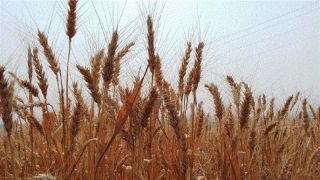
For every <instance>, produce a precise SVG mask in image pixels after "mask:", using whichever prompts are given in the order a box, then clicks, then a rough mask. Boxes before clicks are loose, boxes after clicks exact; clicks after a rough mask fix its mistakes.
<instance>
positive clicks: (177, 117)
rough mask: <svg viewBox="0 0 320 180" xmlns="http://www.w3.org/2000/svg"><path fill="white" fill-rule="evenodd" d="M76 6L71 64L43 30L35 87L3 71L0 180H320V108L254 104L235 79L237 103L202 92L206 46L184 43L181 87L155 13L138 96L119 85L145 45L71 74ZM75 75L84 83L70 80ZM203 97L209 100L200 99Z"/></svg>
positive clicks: (33, 53) (112, 47) (29, 53)
mask: <svg viewBox="0 0 320 180" xmlns="http://www.w3.org/2000/svg"><path fill="white" fill-rule="evenodd" d="M77 6H78V1H77V0H69V1H68V12H67V16H66V20H65V21H66V24H65V27H66V33H65V36H66V37H67V38H68V45H67V46H66V47H67V48H68V50H67V51H66V52H67V53H68V54H66V57H67V59H66V60H64V59H59V58H58V57H59V56H58V55H57V54H56V53H55V52H54V50H53V47H51V42H50V38H49V37H48V35H47V34H46V33H45V32H44V31H41V30H38V32H37V33H36V34H37V36H36V38H37V39H36V40H37V44H36V45H34V46H29V48H28V49H24V50H23V51H24V52H25V53H24V54H25V59H26V61H27V65H28V66H27V67H26V68H25V69H24V70H23V71H25V72H26V73H27V74H28V76H27V77H19V76H18V75H16V74H15V73H13V72H11V71H10V70H9V69H7V68H6V67H5V66H4V65H1V66H0V104H1V106H0V113H1V120H2V121H3V124H4V128H3V130H1V132H0V135H1V137H0V142H1V146H0V179H20V178H21V179H89V180H90V179H94V180H98V179H132V180H136V179H155V180H160V179H182V180H184V179H190V180H192V179H195V180H200V179H297V180H298V179H310V180H311V179H314V180H316V179H320V107H315V106H314V105H312V104H310V103H309V102H308V100H307V99H306V98H304V97H303V94H301V93H300V92H297V93H296V94H293V95H290V96H289V97H287V100H286V101H285V102H282V103H281V102H277V101H278V100H277V99H275V98H272V97H266V95H265V94H261V95H258V96H257V95H254V94H253V92H252V88H251V86H250V85H249V84H247V83H246V82H243V81H240V80H237V77H233V76H226V77H225V84H226V85H227V86H228V88H229V89H228V91H229V92H230V94H231V98H230V99H229V100H230V101H229V102H231V103H227V101H226V100H225V99H223V98H222V97H221V94H220V91H221V87H220V84H217V83H215V82H212V83H209V84H206V85H205V86H204V87H203V88H199V86H200V81H201V80H202V78H203V77H202V75H201V73H202V68H203V63H202V61H203V58H204V57H203V53H204V50H205V49H206V43H205V41H199V42H192V41H189V42H188V43H186V44H185V45H184V46H185V49H184V50H183V52H184V54H183V56H182V57H181V58H180V59H177V61H179V63H180V68H179V70H177V71H176V72H174V71H173V72H174V73H176V75H177V77H178V84H177V85H175V84H174V83H170V82H169V81H167V80H166V79H165V77H164V74H163V70H162V66H161V65H162V58H161V54H159V53H158V51H157V49H156V47H157V46H156V45H155V36H156V33H157V31H156V30H155V25H154V19H153V18H152V17H153V16H152V15H146V18H145V19H146V20H145V22H144V24H145V29H146V32H147V34H146V36H145V37H140V38H144V39H145V41H146V43H147V48H146V51H145V52H143V53H144V54H145V55H146V57H147V58H146V60H145V61H146V63H145V64H147V65H146V66H144V65H141V67H142V70H141V72H139V73H137V74H136V75H135V77H134V78H132V79H131V80H126V81H130V82H131V84H132V86H131V85H130V86H129V85H127V86H126V85H123V84H122V83H120V77H121V76H120V75H121V71H120V70H121V68H122V67H121V65H122V63H121V61H122V60H123V59H124V58H125V57H126V56H128V55H130V54H131V53H134V52H135V42H130V41H129V42H127V41H125V38H124V37H122V36H121V33H119V32H118V30H117V29H115V30H113V32H112V36H111V38H110V40H109V41H108V42H106V44H105V48H103V49H96V52H95V53H94V54H92V56H91V59H90V60H89V61H90V62H88V64H90V65H89V66H83V65H80V64H77V65H76V67H72V68H71V67H70V66H71V65H70V61H72V60H73V59H72V58H70V57H71V50H72V47H73V46H72V45H73V40H74V37H75V36H77V34H78V33H79V32H78V31H77V30H78V26H77V18H78V14H77V8H78V7H77ZM120 41H121V42H122V43H124V44H125V45H124V46H119V42H120ZM123 41H124V42H123ZM61 61H66V62H67V71H66V72H63V70H62V68H61ZM71 64H72V63H71ZM46 65H48V66H49V68H50V71H45V70H44V66H46ZM74 70H76V72H73V71H74ZM63 73H66V76H63V75H62V74H63ZM74 73H78V74H79V75H81V79H80V80H78V81H71V80H70V79H69V76H70V74H74ZM48 77H53V79H54V81H53V82H50V83H49V81H48ZM146 79H148V81H147V80H146ZM52 83H55V84H52ZM82 85H84V86H82ZM51 86H54V87H57V88H50V87H51ZM17 89H21V90H23V92H25V93H26V94H27V98H25V97H24V96H21V94H20V93H17ZM202 90H204V91H206V92H207V94H208V95H209V97H207V99H210V101H199V100H198V94H199V91H202ZM87 93H88V96H86V95H84V94H87ZM48 94H54V95H55V96H56V97H57V99H59V103H57V104H54V103H52V102H50V101H49V100H48V98H47V97H48ZM275 103H281V104H282V105H281V107H279V108H277V107H276V106H275ZM204 104H209V105H210V108H209V109H207V108H204Z"/></svg>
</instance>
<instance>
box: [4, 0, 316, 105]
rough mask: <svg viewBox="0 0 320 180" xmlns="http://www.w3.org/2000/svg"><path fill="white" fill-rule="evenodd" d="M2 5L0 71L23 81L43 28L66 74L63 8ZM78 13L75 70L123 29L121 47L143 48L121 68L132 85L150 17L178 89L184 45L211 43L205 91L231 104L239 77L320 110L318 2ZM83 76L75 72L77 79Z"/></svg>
mask: <svg viewBox="0 0 320 180" xmlns="http://www.w3.org/2000/svg"><path fill="white" fill-rule="evenodd" d="M0 6H1V11H0V20H1V22H0V26H1V31H0V38H1V43H0V50H1V54H0V64H4V65H6V66H7V68H8V69H9V70H11V71H14V72H16V73H17V74H19V75H20V76H22V77H24V76H25V75H26V68H25V66H26V59H25V57H26V47H27V46H28V44H29V45H31V46H38V44H37V43H36V41H35V40H36V36H35V35H36V30H37V28H39V29H40V30H41V31H45V32H46V33H47V34H48V37H49V41H50V44H51V45H52V46H53V49H54V51H55V52H56V53H57V54H59V60H60V63H61V64H62V68H63V69H65V66H64V65H65V64H66V60H65V59H66V58H65V57H66V50H67V43H66V42H67V38H66V35H65V33H64V31H65V27H64V22H65V14H66V11H67V4H66V2H65V1H62V0H58V1H47V0H25V1H20V0H1V1H0ZM79 7H80V8H79V11H78V12H79V20H78V32H77V34H76V36H75V39H74V50H73V56H72V62H71V65H72V67H73V70H74V67H75V64H77V63H79V64H82V65H85V64H88V62H89V61H88V59H89V57H90V55H91V54H92V53H93V52H95V51H97V50H98V49H99V48H101V47H106V41H107V39H108V38H109V36H110V32H111V31H112V29H113V28H115V27H116V25H117V24H119V29H120V40H121V44H120V46H123V45H125V44H126V43H128V42H129V41H135V42H137V44H136V47H135V48H134V51H133V53H131V55H130V56H129V57H128V58H127V59H126V60H125V61H124V63H123V70H122V74H123V75H122V76H123V77H124V78H123V82H124V83H125V82H126V81H128V79H129V77H132V75H133V74H134V73H135V72H137V70H138V69H139V68H140V67H144V65H145V63H146V60H145V58H144V56H145V55H144V54H145V53H144V52H145V51H144V50H145V47H146V46H145V23H144V18H145V15H146V14H147V13H153V17H154V18H155V21H156V34H157V41H156V42H157V50H158V52H159V54H160V55H161V57H162V61H163V69H164V71H165V76H166V78H167V79H169V81H170V82H172V83H173V84H177V69H178V67H179V65H180V57H181V54H182V53H183V51H184V48H185V45H186V42H187V41H188V40H191V41H192V43H193V45H194V46H196V44H197V43H198V41H199V39H200V40H203V41H204V42H205V44H206V46H205V47H206V50H205V54H204V62H203V73H202V78H203V79H202V85H203V84H205V83H210V82H214V83H216V84H218V85H219V86H221V91H223V94H224V98H225V99H228V93H226V92H227V91H228V89H227V87H225V84H226V83H225V76H226V75H233V76H234V77H235V79H236V80H243V81H246V82H248V84H250V85H252V86H253V91H254V93H255V94H256V95H258V94H261V93H263V92H266V94H267V95H268V96H269V97H272V96H274V97H277V98H279V99H280V100H279V102H282V100H284V99H286V98H287V97H288V96H289V95H291V94H293V93H296V92H297V91H301V92H302V93H303V95H304V96H305V97H307V98H309V99H310V100H311V101H312V102H313V103H315V104H316V105H320V98H319V97H320V2H319V1H262V0H260V1H224V0H221V1H219V0H210V1H201V0H197V1H182V0H181V1H173V0H168V1H158V4H157V5H156V6H154V3H150V1H130V0H128V1H127V2H125V1H81V0H80V4H79ZM154 7H155V8H154ZM117 22H119V23H117ZM43 62H44V64H46V63H45V61H43ZM48 73H49V72H48ZM77 77H79V73H78V72H76V71H75V70H74V73H72V77H71V79H73V80H76V79H77ZM201 87H203V86H201ZM206 95H207V94H200V96H202V97H205V96H206ZM50 96H51V98H54V97H56V95H55V94H52V95H50ZM55 99H56V98H55Z"/></svg>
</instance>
